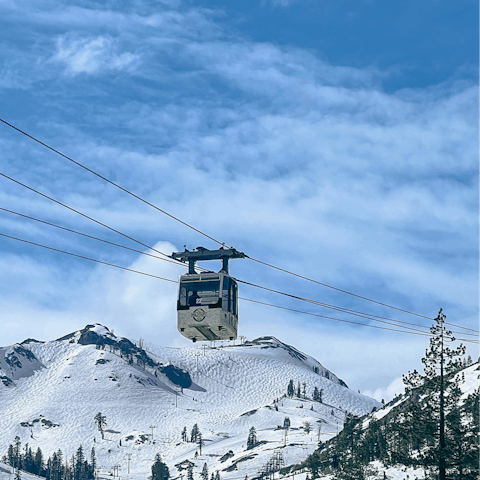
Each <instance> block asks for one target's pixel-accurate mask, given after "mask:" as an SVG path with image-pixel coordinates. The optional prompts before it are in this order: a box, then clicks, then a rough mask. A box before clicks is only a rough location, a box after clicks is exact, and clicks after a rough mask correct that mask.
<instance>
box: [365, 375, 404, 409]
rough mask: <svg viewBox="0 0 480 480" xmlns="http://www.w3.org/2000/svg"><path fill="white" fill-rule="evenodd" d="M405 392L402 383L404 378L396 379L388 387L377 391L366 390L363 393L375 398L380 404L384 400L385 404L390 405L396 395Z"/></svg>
mask: <svg viewBox="0 0 480 480" xmlns="http://www.w3.org/2000/svg"><path fill="white" fill-rule="evenodd" d="M404 392H405V387H404V385H403V382H402V378H401V377H399V378H395V380H393V381H392V382H391V383H390V384H389V385H388V386H387V387H381V388H377V389H375V390H373V391H372V390H365V391H363V392H362V393H363V394H364V395H367V396H368V397H371V398H374V399H375V400H378V401H379V402H380V401H382V399H384V400H385V403H388V402H389V401H390V400H392V398H394V397H395V395H400V394H401V393H404Z"/></svg>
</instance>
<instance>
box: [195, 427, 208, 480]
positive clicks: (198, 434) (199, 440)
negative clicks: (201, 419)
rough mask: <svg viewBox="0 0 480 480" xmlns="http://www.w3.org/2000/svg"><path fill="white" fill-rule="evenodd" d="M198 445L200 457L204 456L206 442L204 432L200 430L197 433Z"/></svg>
mask: <svg viewBox="0 0 480 480" xmlns="http://www.w3.org/2000/svg"><path fill="white" fill-rule="evenodd" d="M197 445H198V449H199V450H200V455H201V454H202V448H203V446H204V445H205V440H204V439H203V435H202V432H200V430H199V431H198V433H197ZM207 480H208V479H207Z"/></svg>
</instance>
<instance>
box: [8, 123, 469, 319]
mask: <svg viewBox="0 0 480 480" xmlns="http://www.w3.org/2000/svg"><path fill="white" fill-rule="evenodd" d="M0 122H2V123H4V124H5V125H8V126H9V127H11V128H13V129H14V130H16V131H17V132H19V133H21V134H23V135H25V136H26V137H28V138H30V139H31V140H33V141H35V142H37V143H39V144H40V145H43V146H44V147H46V148H48V149H49V150H51V151H52V152H55V153H56V154H57V155H60V156H61V157H63V158H65V159H66V160H68V161H70V162H72V163H74V164H75V165H77V166H79V167H81V168H83V169H84V170H86V171H88V172H90V173H91V174H93V175H95V176H97V177H98V178H101V179H102V180H104V181H105V182H107V183H109V184H111V185H113V186H114V187H117V188H118V189H120V190H122V191H123V192H125V193H127V194H128V195H131V196H132V197H135V198H136V199H137V200H140V201H141V202H143V203H145V204H147V205H149V206H150V207H152V208H154V209H155V210H158V211H159V212H161V213H163V214H164V215H167V216H168V217H170V218H172V219H173V220H176V221H177V222H179V223H181V224H182V225H185V226H186V227H188V228H190V229H192V230H194V231H195V232H197V233H200V234H201V235H203V236H204V237H206V238H208V239H210V240H212V241H214V242H216V243H218V244H219V245H222V246H225V245H226V243H225V242H221V241H220V240H217V239H216V238H214V237H212V236H210V235H208V234H207V233H205V232H203V231H201V230H200V229H198V228H196V227H194V226H192V225H190V224H189V223H187V222H184V221H183V220H181V219H180V218H178V217H175V216H174V215H172V214H170V213H168V212H166V211H165V210H163V209H161V208H160V207H157V206H156V205H154V204H153V203H150V202H148V201H147V200H145V199H143V198H142V197H140V196H138V195H136V194H135V193H133V192H131V191H129V190H127V189H126V188H123V187H122V186H120V185H118V184H117V183H115V182H113V181H112V180H109V179H108V178H106V177H104V176H103V175H100V174H99V173H97V172H95V171H94V170H92V169H90V168H88V167H87V166H85V165H83V164H82V163H80V162H77V161H76V160H74V159H73V158H70V157H68V156H67V155H65V154H63V153H62V152H60V151H58V150H56V149H55V148H53V147H51V146H50V145H47V144H46V143H44V142H42V141H41V140H39V139H38V138H35V137H34V136H32V135H30V134H28V133H27V132H25V131H23V130H21V129H20V128H18V127H16V126H15V125H12V124H11V123H9V122H7V121H6V120H3V119H2V118H0ZM232 248H233V247H232ZM247 258H249V259H250V260H252V261H254V262H257V263H260V264H262V265H265V266H268V267H270V268H274V269H276V270H278V271H281V272H284V273H287V274H289V275H293V276H296V277H298V278H302V279H304V280H307V281H310V282H313V283H316V284H318V285H322V286H324V287H327V288H331V289H333V290H336V291H338V292H341V293H345V294H347V295H352V296H354V297H357V298H360V299H362V300H366V301H368V302H372V303H376V304H378V305H382V306H384V307H387V308H392V309H394V310H398V311H400V312H404V313H408V314H409V315H415V316H417V317H421V318H426V319H428V320H433V318H431V317H427V316H425V315H421V314H418V313H414V312H411V311H409V310H404V309H402V308H399V307H394V306H393V305H389V304H387V303H382V302H379V301H377V300H373V299H371V298H368V297H364V296H362V295H357V294H355V293H352V292H348V291H346V290H342V289H340V288H337V287H333V286H332V285H328V284H326V283H322V282H319V281H317V280H314V279H312V278H309V277H306V276H303V275H300V274H297V273H294V272H291V271H289V270H286V269H283V268H280V267H276V266H275V265H272V264H270V263H267V262H263V261H261V260H258V259H255V258H252V257H249V256H248V255H247ZM460 328H462V327H460Z"/></svg>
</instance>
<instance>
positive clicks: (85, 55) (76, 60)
mask: <svg viewBox="0 0 480 480" xmlns="http://www.w3.org/2000/svg"><path fill="white" fill-rule="evenodd" d="M52 61H54V62H58V63H62V64H64V65H65V67H66V72H67V73H68V74H70V75H78V74H79V73H88V74H98V73H102V72H108V71H121V70H126V71H131V70H133V69H134V68H135V66H136V65H137V64H138V62H139V61H140V57H139V55H137V54H133V53H131V52H120V46H119V44H118V42H117V41H116V40H114V39H113V38H110V37H108V36H98V37H94V38H91V37H89V38H75V37H73V38H72V37H71V36H69V35H67V36H61V37H60V38H58V39H57V43H56V52H55V54H54V56H53V57H52Z"/></svg>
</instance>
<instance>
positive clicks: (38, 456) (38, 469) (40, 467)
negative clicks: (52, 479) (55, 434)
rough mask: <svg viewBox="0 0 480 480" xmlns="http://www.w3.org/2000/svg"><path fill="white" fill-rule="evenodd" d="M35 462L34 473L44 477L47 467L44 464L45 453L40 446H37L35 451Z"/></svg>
mask: <svg viewBox="0 0 480 480" xmlns="http://www.w3.org/2000/svg"><path fill="white" fill-rule="evenodd" d="M33 464H34V471H33V472H32V473H33V474H34V475H38V476H40V477H43V471H44V469H45V465H44V460H43V453H42V450H41V449H40V447H38V448H37V451H36V452H35V457H34V460H33Z"/></svg>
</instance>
